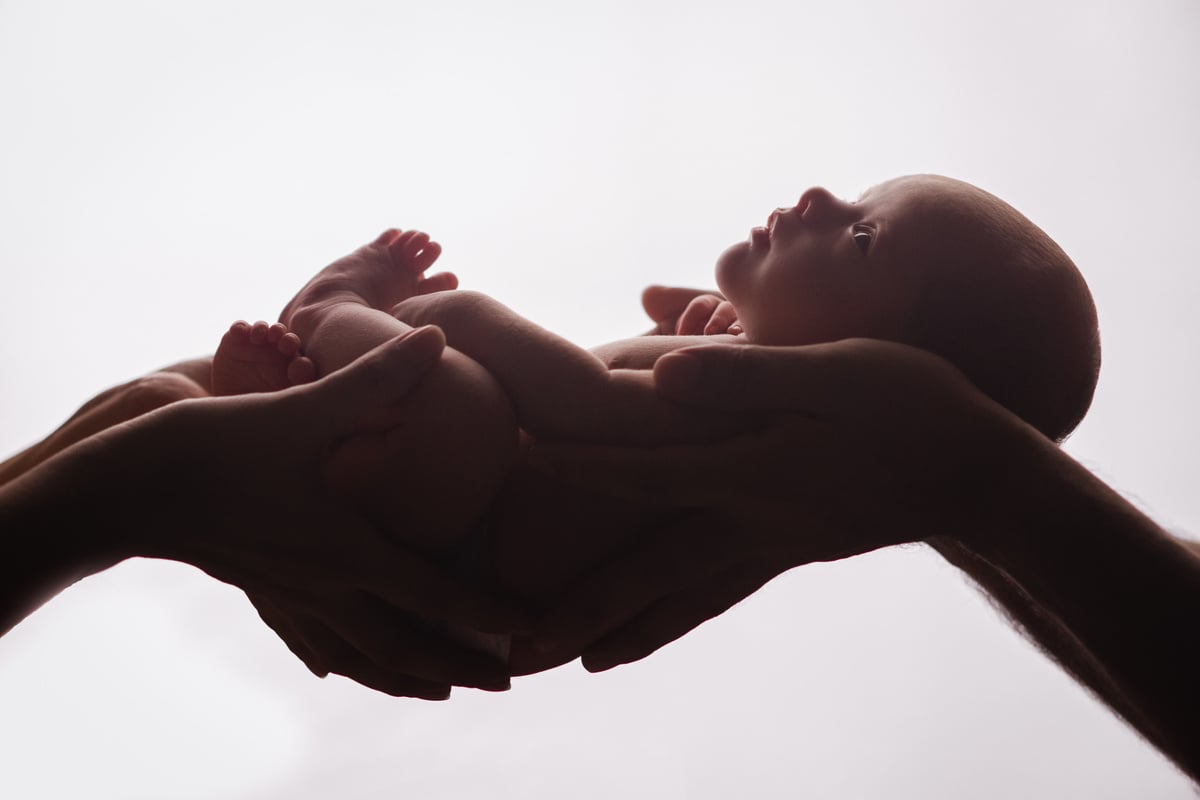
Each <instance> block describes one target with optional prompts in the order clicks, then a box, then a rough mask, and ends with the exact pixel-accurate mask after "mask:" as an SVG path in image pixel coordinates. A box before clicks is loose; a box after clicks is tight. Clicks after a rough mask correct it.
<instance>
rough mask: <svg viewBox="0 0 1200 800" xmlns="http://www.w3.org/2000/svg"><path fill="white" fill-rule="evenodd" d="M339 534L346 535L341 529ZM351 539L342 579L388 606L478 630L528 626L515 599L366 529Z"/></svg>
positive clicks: (526, 615) (502, 630)
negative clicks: (470, 581)
mask: <svg viewBox="0 0 1200 800" xmlns="http://www.w3.org/2000/svg"><path fill="white" fill-rule="evenodd" d="M343 536H344V538H346V539H347V540H349V538H350V537H349V536H348V531H347V530H345V529H344V530H343ZM354 540H355V548H354V552H353V553H352V554H349V557H348V558H347V559H346V560H345V561H344V562H343V564H342V566H343V567H344V568H346V569H347V570H348V572H347V577H346V578H345V579H344V580H345V581H346V582H347V584H349V585H353V586H356V587H358V588H360V589H362V590H364V591H366V592H369V593H370V594H372V595H374V596H376V597H378V598H380V599H382V600H384V601H386V602H387V603H388V604H389V605H392V606H394V607H396V608H401V609H404V610H406V611H412V612H415V613H417V614H420V615H422V616H425V617H429V618H430V619H435V620H438V621H441V622H447V623H450V624H453V625H458V626H461V627H466V628H474V629H475V630H478V631H480V632H483V633H504V634H512V633H528V632H529V631H530V630H531V629H532V628H533V621H532V615H531V614H530V612H529V611H527V610H526V609H524V608H522V607H520V606H519V605H518V604H517V603H516V602H514V601H510V600H508V599H506V598H503V597H497V596H494V595H492V594H490V593H488V592H486V591H484V590H483V589H479V588H476V587H474V586H471V585H469V584H467V583H465V582H463V581H461V580H458V579H456V578H454V577H452V576H450V575H449V574H447V573H446V572H445V571H443V570H442V569H441V568H439V567H437V566H434V565H433V564H432V563H430V562H428V561H426V560H425V559H423V558H422V557H421V556H419V555H417V554H415V553H411V552H409V551H407V550H405V549H403V548H402V547H401V546H400V545H397V544H395V543H393V542H389V541H386V540H384V539H382V538H379V537H377V536H371V535H370V534H369V533H367V532H365V531H364V532H363V535H361V536H358V537H355V539H354ZM326 568H328V566H327V567H326Z"/></svg>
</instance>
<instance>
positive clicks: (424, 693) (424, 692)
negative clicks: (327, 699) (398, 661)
mask: <svg viewBox="0 0 1200 800" xmlns="http://www.w3.org/2000/svg"><path fill="white" fill-rule="evenodd" d="M297 626H298V628H299V630H300V631H302V633H303V636H304V637H305V640H306V641H308V642H309V643H310V646H311V647H312V648H313V649H314V650H316V651H318V652H320V653H321V658H322V659H323V660H324V662H325V663H327V664H328V665H329V671H330V672H333V673H335V674H337V675H342V676H344V677H347V678H349V679H350V680H352V681H355V682H356V683H360V684H362V685H363V686H366V687H367V688H369V689H375V690H376V691H379V692H383V693H384V694H390V695H392V696H393V697H416V698H420V699H422V700H445V699H446V698H448V697H449V696H450V682H449V681H445V680H427V679H424V678H419V677H416V676H414V675H410V674H406V673H404V672H402V671H400V670H397V669H395V668H394V667H393V668H389V667H388V666H384V665H381V664H379V663H378V662H377V661H376V660H375V659H373V658H371V657H370V656H369V655H367V654H366V653H364V652H362V651H361V650H359V649H358V648H357V647H355V646H354V645H352V644H350V643H349V642H348V641H347V640H346V639H345V638H344V637H343V636H341V635H339V634H338V633H337V632H336V631H335V630H334V629H333V628H331V627H330V626H329V625H327V624H326V623H324V622H322V621H321V620H319V619H317V618H315V617H309V616H304V617H302V618H301V621H300V622H299V623H298V624H297Z"/></svg>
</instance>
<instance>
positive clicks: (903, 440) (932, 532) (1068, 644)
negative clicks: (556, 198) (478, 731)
mask: <svg viewBox="0 0 1200 800" xmlns="http://www.w3.org/2000/svg"><path fill="white" fill-rule="evenodd" d="M655 374H656V377H657V379H658V382H659V385H660V388H661V389H662V391H664V392H665V393H666V394H667V395H668V396H670V397H672V398H673V399H676V400H679V401H681V402H688V403H693V404H701V405H705V406H710V407H720V408H726V409H734V410H740V411H753V412H770V413H779V412H787V413H786V415H784V416H775V417H773V418H770V419H769V420H768V421H766V422H765V423H764V427H762V428H761V429H760V430H758V431H757V432H755V433H753V434H749V435H745V436H740V437H737V438H734V439H731V440H729V441H727V442H725V443H722V444H719V445H715V446H710V447H673V448H659V449H656V450H631V449H627V450H620V449H615V448H558V449H556V448H552V447H543V448H542V450H541V455H540V458H541V459H542V460H543V462H544V463H545V464H547V465H548V467H549V468H551V469H553V470H554V471H556V472H557V473H558V474H559V475H560V476H562V477H564V478H566V479H567V480H570V481H580V482H586V483H587V484H588V485H593V486H595V485H598V484H599V485H601V486H603V487H604V488H606V489H608V490H610V491H615V492H620V493H623V494H627V495H629V496H631V497H636V498H638V499H641V500H643V501H646V502H650V501H652V500H654V498H658V502H659V503H660V504H661V505H664V506H668V507H674V508H678V509H685V510H687V511H688V513H690V514H691V515H692V516H691V517H690V518H686V519H685V520H684V521H683V522H681V523H680V524H679V525H678V526H676V527H675V528H673V529H670V530H665V531H663V532H662V533H661V534H660V535H659V536H657V537H653V538H652V539H650V540H648V541H647V542H646V543H645V544H644V546H643V547H642V548H641V549H640V550H639V551H638V552H635V553H631V554H628V555H627V556H626V557H624V558H623V559H620V560H618V561H615V562H614V563H612V564H610V565H609V566H608V567H606V568H604V569H601V570H598V571H597V572H595V573H593V575H592V576H590V578H589V579H588V580H586V581H584V582H582V583H581V584H580V586H579V588H578V590H577V591H576V592H575V593H574V594H573V596H572V597H570V598H567V599H566V602H565V603H564V605H563V607H562V608H561V610H560V611H558V612H557V613H556V614H554V615H552V616H551V617H549V618H548V619H547V620H546V621H545V624H544V625H543V627H542V629H541V634H542V636H543V637H544V638H547V639H549V640H551V641H559V642H561V641H562V640H564V639H567V640H572V641H578V642H579V643H580V644H581V646H582V645H583V644H585V643H586V642H588V641H593V642H595V643H594V644H592V645H591V646H590V647H588V649H587V650H586V652H585V665H587V666H588V667H589V668H591V669H599V668H606V667H609V666H613V665H615V664H618V663H623V662H625V661H630V660H634V659H636V658H640V657H642V656H644V655H646V654H648V653H649V652H651V651H652V650H653V649H655V648H657V647H659V646H661V645H662V644H665V643H666V642H668V641H670V640H672V639H673V638H675V637H676V636H679V635H682V634H683V633H684V632H686V631H687V630H689V629H690V628H692V627H694V626H695V625H697V624H699V623H700V622H702V621H703V620H704V619H706V618H708V617H711V616H713V615H715V614H716V613H720V611H722V610H724V608H726V607H728V606H729V605H731V604H732V603H733V602H736V601H737V600H738V599H740V598H741V597H742V596H744V595H745V594H746V593H748V592H750V591H753V589H755V588H757V586H758V585H761V583H763V582H765V581H766V580H768V579H769V578H770V577H771V576H773V575H775V574H778V573H780V572H782V571H784V570H786V569H789V568H791V567H793V566H797V565H799V564H804V563H809V562H812V561H827V560H834V559H838V558H844V557H847V556H851V555H855V554H858V553H862V552H867V551H869V550H873V549H875V548H877V547H881V546H885V545H890V544H897V543H902V542H913V541H928V542H930V543H932V544H933V545H934V546H935V547H937V548H938V550H939V552H942V553H943V555H946V556H947V557H948V558H949V559H950V560H951V562H952V563H955V564H956V565H958V566H959V567H960V568H962V569H963V570H964V571H966V572H967V573H968V574H970V575H971V576H972V577H973V578H975V579H976V581H977V582H978V583H979V584H980V585H981V586H982V587H983V588H984V589H985V590H987V591H988V592H989V593H990V594H991V596H992V597H993V598H994V599H995V600H996V601H997V602H998V603H999V604H1001V605H1002V606H1004V607H1005V608H1006V609H1007V610H1008V612H1009V614H1010V616H1011V617H1012V618H1013V619H1014V620H1016V621H1017V622H1018V624H1019V625H1020V626H1021V627H1022V628H1023V630H1024V631H1025V632H1026V633H1027V634H1028V635H1030V636H1031V637H1033V638H1034V639H1035V641H1036V642H1037V643H1038V644H1039V645H1040V646H1041V647H1042V648H1043V649H1044V650H1045V651H1047V652H1048V653H1050V654H1051V655H1053V656H1054V657H1055V658H1057V659H1058V660H1059V661H1060V662H1061V663H1062V664H1063V665H1064V666H1065V667H1066V668H1067V669H1068V670H1070V671H1071V672H1072V673H1073V674H1074V675H1075V676H1076V677H1077V678H1078V679H1080V680H1081V681H1083V682H1084V683H1086V684H1087V685H1088V686H1089V687H1090V688H1091V689H1093V690H1094V691H1095V692H1096V693H1097V694H1098V695H1099V696H1100V697H1101V698H1102V699H1104V700H1105V701H1106V702H1107V703H1108V704H1109V705H1110V706H1111V707H1112V708H1113V709H1114V710H1116V711H1117V712H1118V713H1119V714H1121V715H1122V716H1123V717H1125V718H1126V719H1127V720H1128V721H1129V722H1130V723H1131V724H1132V725H1134V726H1135V727H1136V728H1137V729H1138V730H1139V731H1140V732H1141V733H1142V734H1143V735H1144V736H1146V738H1147V739H1149V740H1150V741H1151V742H1152V743H1154V744H1155V745H1156V746H1157V747H1158V748H1160V749H1161V750H1162V751H1163V752H1164V753H1166V754H1167V755H1168V756H1170V757H1171V758H1172V759H1174V760H1175V761H1176V763H1178V764H1179V765H1180V766H1181V767H1182V768H1183V769H1185V770H1186V771H1188V772H1189V774H1191V775H1192V776H1193V777H1197V776H1200V730H1198V723H1197V720H1200V701H1198V698H1197V691H1196V689H1195V688H1194V687H1195V677H1196V675H1197V674H1200V640H1198V638H1197V637H1196V636H1195V634H1194V633H1193V631H1194V629H1195V626H1196V623H1197V620H1200V558H1198V557H1197V555H1196V552H1195V550H1193V549H1192V548H1190V547H1188V546H1186V545H1184V544H1183V543H1181V542H1179V541H1178V540H1176V539H1175V538H1173V537H1171V536H1170V535H1168V534H1167V533H1165V532H1164V531H1163V530H1162V529H1161V528H1160V527H1159V526H1157V525H1156V524H1155V523H1154V522H1153V521H1152V520H1150V519H1148V518H1147V517H1146V516H1145V515H1143V514H1141V513H1140V512H1138V511H1137V510H1136V509H1135V508H1133V507H1132V506H1131V505H1130V504H1129V503H1128V502H1126V501H1125V500H1124V499H1122V498H1121V497H1120V496H1119V495H1118V494H1117V493H1116V492H1115V491H1113V490H1112V489H1111V488H1109V487H1108V486H1106V485H1105V484H1104V483H1103V482H1101V481H1100V480H1098V479H1097V478H1096V477H1095V476H1093V475H1092V474H1091V473H1089V472H1088V471H1087V470H1086V469H1085V468H1083V467H1082V466H1081V465H1079V464H1078V463H1077V462H1075V461H1074V460H1072V459H1071V458H1070V457H1069V456H1067V455H1066V454H1065V453H1063V452H1062V451H1061V450H1060V449H1059V448H1058V447H1057V446H1056V445H1054V443H1052V442H1050V441H1049V440H1047V439H1045V438H1044V437H1042V436H1041V435H1040V434H1038V433H1037V431H1035V430H1034V429H1032V428H1030V427H1029V426H1027V425H1026V424H1025V423H1023V422H1022V421H1021V420H1019V419H1017V418H1016V417H1014V416H1013V415H1011V414H1010V413H1008V412H1007V411H1006V410H1004V409H1003V408H1001V407H1000V406H998V405H997V404H995V403H993V402H992V401H991V400H990V399H988V398H987V397H985V396H983V395H982V394H981V393H980V392H978V391H977V390H975V388H974V387H973V386H972V385H971V384H970V383H969V382H968V381H967V380H966V379H965V378H964V377H963V376H962V375H961V374H960V373H958V371H957V370H955V369H954V368H953V367H951V366H950V365H948V364H946V363H945V362H942V361H940V360H939V359H936V358H934V357H932V356H930V355H928V354H926V353H923V352H921V351H917V350H913V349H911V348H906V347H903V346H900V345H894V344H889V343H883V342H871V341H866V340H857V341H846V342H839V343H834V344H829V345H817V346H813V347H807V348H769V349H768V348H753V347H739V348H729V347H713V348H705V349H703V350H699V349H697V350H692V351H681V352H679V353H676V354H672V355H668V356H665V357H664V358H663V359H662V360H661V361H660V362H659V364H658V366H657V367H656V370H655ZM712 464H720V465H721V469H720V470H712V469H711V467H710V465H712Z"/></svg>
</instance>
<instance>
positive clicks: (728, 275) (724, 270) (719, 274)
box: [715, 241, 750, 297]
mask: <svg viewBox="0 0 1200 800" xmlns="http://www.w3.org/2000/svg"><path fill="white" fill-rule="evenodd" d="M749 255H750V242H748V241H747V242H737V243H736V244H732V245H730V246H729V247H727V248H725V252H723V253H721V255H719V256H717V266H716V270H715V272H716V279H717V288H718V289H720V290H721V293H722V294H724V295H725V296H726V297H728V296H729V288H730V287H731V286H733V285H735V284H736V283H737V277H736V276H737V275H738V274H740V273H741V272H742V270H743V267H744V265H745V263H746V259H747V257H748V256H749Z"/></svg>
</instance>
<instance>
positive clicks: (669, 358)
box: [654, 339, 966, 416]
mask: <svg viewBox="0 0 1200 800" xmlns="http://www.w3.org/2000/svg"><path fill="white" fill-rule="evenodd" d="M918 376H919V377H918ZM915 379H917V380H920V381H933V382H936V383H947V382H948V383H958V384H963V385H965V383H966V378H965V377H963V376H962V374H961V373H960V372H959V371H958V370H956V369H955V368H954V367H952V366H951V365H950V364H948V363H946V362H945V361H943V360H942V359H940V358H938V357H936V356H934V355H932V354H931V353H927V352H925V351H923V350H919V349H917V348H914V347H909V346H907V345H902V344H897V343H895V342H884V341H878V340H873V339H844V340H842V341H838V342H827V343H824V344H814V345H805V346H799V347H761V346H754V345H705V346H702V347H689V348H684V349H683V350H677V351H675V352H674V353H668V354H666V355H664V356H663V357H662V358H660V359H659V360H658V362H657V363H655V365H654V382H655V386H656V388H658V390H659V391H660V392H662V393H663V394H664V395H666V396H667V397H669V398H671V399H673V400H677V401H679V402H684V403H690V404H694V405H701V406H708V407H714V408H725V409H731V408H732V409H742V410H754V411H789V412H793V413H796V412H798V413H804V414H813V415H816V416H827V415H836V414H838V413H840V412H843V411H844V410H845V409H846V408H847V405H848V404H857V405H860V406H862V407H864V408H870V407H872V406H873V405H876V406H877V405H878V403H879V398H880V397H881V396H890V393H891V392H892V391H893V390H900V389H906V388H911V387H910V386H909V384H911V383H912V382H913V380H915ZM897 394H898V395H903V394H905V393H904V392H899V391H898V392H897ZM908 394H909V395H911V394H912V393H911V391H910V392H908Z"/></svg>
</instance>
